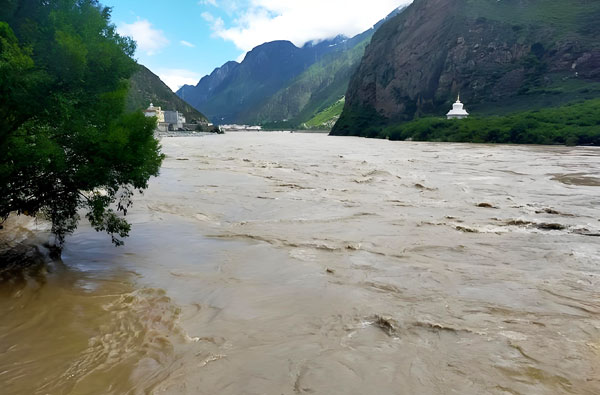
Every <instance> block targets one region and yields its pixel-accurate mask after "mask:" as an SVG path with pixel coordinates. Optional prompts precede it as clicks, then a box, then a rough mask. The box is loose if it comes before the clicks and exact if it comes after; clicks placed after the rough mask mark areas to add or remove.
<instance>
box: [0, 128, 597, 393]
mask: <svg viewBox="0 0 600 395" xmlns="http://www.w3.org/2000/svg"><path fill="white" fill-rule="evenodd" d="M162 145H163V152H164V153H165V154H166V155H167V157H166V159H165V161H164V164H163V168H162V170H161V175H160V177H158V178H156V179H153V180H152V181H151V183H150V188H149V189H148V190H147V191H146V192H145V193H144V194H143V195H142V196H138V197H137V199H136V201H135V204H134V206H133V208H132V210H131V211H130V213H129V215H128V218H129V220H130V221H131V222H132V223H133V229H132V232H131V237H130V238H129V239H127V240H126V244H125V246H123V247H119V248H115V247H113V246H112V245H111V244H110V240H109V238H107V236H106V235H104V234H102V233H96V232H95V231H93V230H92V229H90V228H89V226H88V225H86V224H85V223H84V222H82V224H81V226H80V228H79V230H78V231H77V232H76V233H75V234H74V235H73V236H72V237H69V238H68V240H67V245H66V249H65V251H64V253H63V258H62V261H59V262H54V263H52V264H51V265H50V266H48V268H47V269H45V270H44V271H42V272H41V273H37V274H35V275H27V276H25V278H24V279H23V281H11V282H4V283H3V284H2V286H1V287H0V314H1V316H2V319H1V320H0V388H1V389H0V392H2V393H3V394H7V395H8V394H100V393H102V394H125V393H132V394H143V393H156V394H162V393H166V394H303V393H307V394H309V393H312V394H598V393H600V237H599V236H600V212H599V207H600V150H599V149H597V148H582V147H577V148H567V147H536V146H496V145H469V144H442V143H439V144H438V143H409V142H389V141H382V140H367V139H360V138H345V137H329V136H326V135H322V134H299V133H294V134H291V133H230V134H227V135H224V136H205V137H196V138H194V137H190V138H187V137H186V138H163V139H162ZM29 225H30V226H29V228H31V227H32V226H33V227H34V228H35V226H42V225H39V224H36V223H33V224H31V223H30V224H29ZM2 232H4V236H5V237H6V235H7V234H8V233H9V232H10V234H12V235H13V236H14V235H21V234H26V233H27V232H28V231H27V230H26V229H25V228H18V227H16V226H13V227H12V229H11V228H10V227H7V229H5V230H3V231H2Z"/></svg>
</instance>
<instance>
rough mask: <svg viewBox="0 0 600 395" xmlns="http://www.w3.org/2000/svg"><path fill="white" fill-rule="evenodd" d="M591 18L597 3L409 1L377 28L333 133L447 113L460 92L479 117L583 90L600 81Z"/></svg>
mask: <svg viewBox="0 0 600 395" xmlns="http://www.w3.org/2000/svg"><path fill="white" fill-rule="evenodd" d="M594 15H596V16H598V17H600V2H589V1H585V0H573V1H569V2H568V4H567V2H564V1H561V0H545V1H541V0H502V1H500V0H415V2H414V3H413V4H412V5H411V6H410V7H408V8H407V10H406V11H405V12H403V13H402V14H400V15H398V16H397V17H395V18H394V19H392V20H390V21H389V22H387V23H386V24H385V25H383V26H382V27H381V28H380V29H379V30H378V31H377V33H375V35H374V37H373V39H372V41H371V44H370V45H369V46H368V47H367V50H366V52H365V55H364V57H363V59H362V62H361V65H360V66H359V68H358V70H357V72H356V74H355V75H354V77H353V78H352V80H351V82H350V85H349V89H348V92H347V94H346V106H345V109H344V113H343V114H342V117H341V118H340V121H338V123H337V125H336V126H335V128H334V133H336V134H354V130H355V129H356V128H364V127H368V126H369V125H381V124H386V123H392V122H403V121H408V120H411V119H413V118H414V117H418V116H422V115H443V114H444V113H445V112H446V111H447V110H448V109H449V107H450V104H451V102H452V101H454V100H455V99H456V96H457V94H458V93H459V92H460V95H461V98H462V99H463V101H464V102H466V103H467V104H468V106H469V108H468V109H470V110H477V111H481V112H482V113H492V112H494V111H505V112H506V111H510V110H518V109H521V108H522V109H528V106H529V109H530V108H531V106H535V105H544V103H545V102H549V101H550V102H552V103H559V102H564V101H569V100H573V99H576V98H578V97H580V96H582V95H583V96H585V92H584V91H585V86H586V83H588V82H590V81H599V80H600V41H599V40H597V39H596V38H595V37H597V36H596V34H597V33H598V32H597V31H596V30H598V27H597V26H598V24H597V23H596V22H593V20H594V18H593V16H594ZM597 20H600V19H596V21H597ZM546 96H547V97H546Z"/></svg>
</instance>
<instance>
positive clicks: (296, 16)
mask: <svg viewBox="0 0 600 395" xmlns="http://www.w3.org/2000/svg"><path fill="white" fill-rule="evenodd" d="M208 2H209V1H204V3H208ZM411 2H412V0H370V1H365V0H327V1H323V0H302V1H299V0H237V1H233V0H226V1H225V0H224V1H222V2H219V3H218V4H216V5H217V6H218V7H220V8H222V9H223V10H224V11H225V12H228V13H230V12H231V10H236V11H234V20H233V22H232V23H231V25H229V26H226V25H225V23H224V21H223V20H222V19H221V18H218V17H215V16H213V15H212V14H210V13H208V12H204V13H203V14H202V17H203V18H204V19H205V20H206V21H207V22H209V23H210V24H211V28H212V29H213V32H214V35H215V36H217V37H221V38H223V39H225V40H228V41H232V42H233V43H234V44H235V45H236V46H237V47H238V48H239V49H240V50H242V51H249V50H251V49H252V48H254V47H256V46H257V45H260V44H262V43H265V42H268V41H273V40H289V41H291V42H293V43H294V44H296V45H297V46H302V45H304V44H305V43H307V42H309V41H318V40H323V39H327V38H333V37H335V36H337V35H338V34H344V35H346V36H349V37H351V36H354V35H356V34H358V33H361V32H363V31H365V30H367V29H369V28H371V27H372V26H373V25H374V24H375V23H377V22H378V21H379V20H380V19H382V18H383V17H385V16H386V15H387V14H388V13H390V12H391V11H393V10H394V8H396V7H399V6H402V5H406V4H409V3H411Z"/></svg>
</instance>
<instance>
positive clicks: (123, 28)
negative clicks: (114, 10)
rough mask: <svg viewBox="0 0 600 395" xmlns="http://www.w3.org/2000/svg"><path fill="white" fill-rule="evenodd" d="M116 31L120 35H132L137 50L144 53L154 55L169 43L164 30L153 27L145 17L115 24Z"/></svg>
mask: <svg viewBox="0 0 600 395" xmlns="http://www.w3.org/2000/svg"><path fill="white" fill-rule="evenodd" d="M117 31H118V32H119V34H120V35H122V36H129V37H132V38H133V39H134V40H135V41H136V42H137V48H138V50H140V51H142V52H145V53H146V55H155V54H156V53H158V52H160V50H161V49H162V48H164V47H166V46H167V45H169V43H170V42H169V40H168V39H167V37H165V34H164V32H163V31H162V30H158V29H154V28H153V27H152V24H151V23H150V22H149V21H148V20H146V19H141V20H137V21H136V22H133V23H121V24H119V25H118V26H117Z"/></svg>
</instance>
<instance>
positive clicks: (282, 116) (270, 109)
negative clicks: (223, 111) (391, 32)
mask: <svg viewBox="0 0 600 395" xmlns="http://www.w3.org/2000/svg"><path fill="white" fill-rule="evenodd" d="M373 32H374V30H373V29H371V30H369V31H367V32H365V33H363V34H361V35H359V36H357V37H355V38H354V39H351V40H348V41H345V42H343V43H341V44H338V45H339V46H340V48H339V49H338V50H337V51H335V52H333V53H330V54H327V55H326V56H325V57H323V59H322V60H320V61H319V62H317V63H315V64H313V65H312V66H310V67H309V68H308V69H307V70H306V71H304V72H303V73H302V74H300V75H299V76H298V77H296V78H295V79H294V80H292V81H291V82H290V83H289V84H287V85H286V86H285V87H284V88H282V89H281V90H279V92H277V93H275V94H274V95H273V96H270V97H267V98H266V100H264V101H263V102H261V103H259V104H258V105H257V106H254V107H251V108H249V109H248V110H247V111H246V112H245V113H244V114H243V115H242V119H244V120H246V121H247V122H248V123H258V124H261V123H265V122H273V121H281V120H289V121H290V122H291V123H292V124H294V125H301V124H303V123H305V122H307V121H308V120H309V119H311V118H312V117H314V116H315V115H316V114H317V113H318V112H320V111H322V110H323V109H325V108H327V107H329V106H331V105H332V104H333V103H335V102H337V101H338V100H339V99H340V98H341V97H343V96H344V94H345V93H346V89H347V88H348V83H349V82H350V77H351V76H352V74H353V73H354V71H355V70H356V67H357V66H358V64H359V62H360V59H361V58H362V56H363V54H364V51H365V47H366V46H367V44H368V43H369V41H370V40H371V37H372V36H373ZM338 115H339V114H338Z"/></svg>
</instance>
